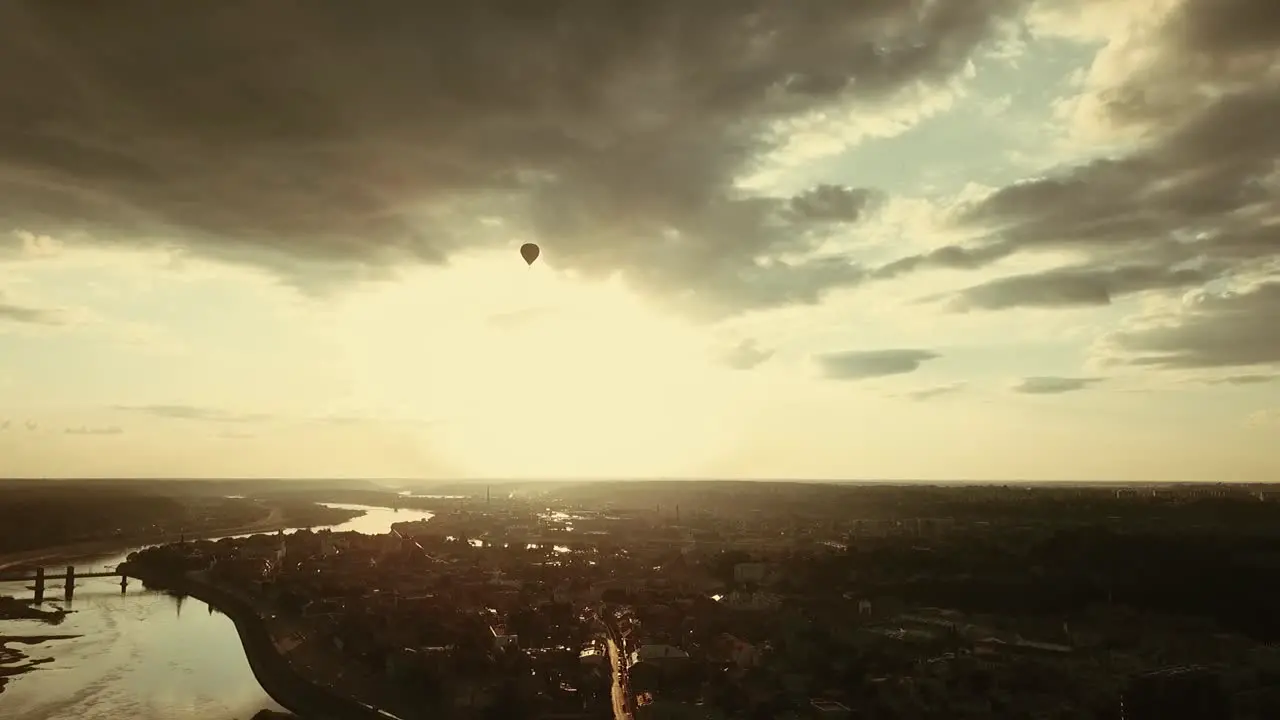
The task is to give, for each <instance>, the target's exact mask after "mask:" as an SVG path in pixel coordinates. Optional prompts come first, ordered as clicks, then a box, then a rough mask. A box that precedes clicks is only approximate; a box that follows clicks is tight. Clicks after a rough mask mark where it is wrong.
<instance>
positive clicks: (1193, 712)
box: [1120, 667, 1232, 720]
mask: <svg viewBox="0 0 1280 720" xmlns="http://www.w3.org/2000/svg"><path fill="white" fill-rule="evenodd" d="M1120 717H1121V718H1123V720H1157V719H1158V720H1210V719H1212V720H1231V718H1232V711H1231V699H1230V697H1228V695H1227V693H1226V691H1225V689H1224V688H1223V687H1222V682H1221V679H1220V678H1219V677H1218V675H1217V673H1215V672H1213V671H1211V670H1209V669H1208V668H1203V667H1173V668H1166V669H1162V670H1155V671H1152V672H1147V673H1143V674H1141V675H1137V676H1135V677H1133V678H1132V679H1130V681H1129V686H1128V688H1126V689H1125V691H1124V694H1123V696H1122V697H1121V709H1120Z"/></svg>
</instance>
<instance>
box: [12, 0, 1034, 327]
mask: <svg viewBox="0 0 1280 720" xmlns="http://www.w3.org/2000/svg"><path fill="white" fill-rule="evenodd" d="M1020 4H1021V3H1019V2H1017V0H969V1H967V2H958V3H952V2H945V3H919V2H901V1H900V0H865V1H863V2H833V1H831V0H791V1H789V2H776V1H773V0H741V1H740V2H701V3H696V2H688V0H645V1H643V2H641V1H637V0H601V1H599V2H582V1H581V0H547V1H545V2H536V3H534V2H529V1H528V0H475V1H474V2H468V3H443V2H428V1H426V0H402V1H394V2H383V3H378V4H377V6H376V7H365V6H362V5H360V4H358V3H337V2H329V3H286V4H280V3H268V4H263V3H251V2H247V1H231V2H220V3H183V4H182V5H181V6H180V7H179V6H177V5H174V4H172V3H161V2H132V3H112V4H109V5H107V4H98V5H94V4H78V3H76V4H66V3H49V2H39V1H34V0H33V1H30V2H22V1H20V0H13V1H12V2H7V3H4V4H3V5H0V73H5V74H3V75H0V158H2V160H0V213H3V214H4V216H6V218H7V219H8V221H9V222H11V223H13V225H14V226H15V227H16V228H21V229H24V230H28V231H30V232H34V233H48V234H51V235H54V236H55V237H58V238H60V239H63V238H69V237H72V233H73V232H74V231H86V232H87V233H88V234H89V236H90V237H93V238H96V239H98V240H99V241H102V242H125V241H135V242H160V241H174V242H179V243H182V244H185V245H189V246H190V247H192V248H194V249H195V250H197V251H199V252H202V253H204V254H206V255H210V256H214V257H218V258H223V259H227V260H231V261H237V262H253V263H258V264H260V265H264V266H267V267H269V268H271V269H273V270H276V271H278V272H280V273H282V274H284V275H285V276H286V277H288V278H289V279H290V280H292V281H295V282H298V283H307V284H316V283H323V282H335V281H340V280H344V279H349V278H352V277H370V276H373V277H376V276H378V275H379V273H382V272H385V271H386V269H387V268H388V267H391V266H393V265H394V264H395V263H397V262H401V261H405V260H420V261H425V262H442V261H444V260H445V259H447V258H448V257H449V256H450V255H451V254H453V253H454V252H456V251H458V250H459V249H460V248H463V247H474V246H477V245H481V246H482V245H505V244H511V243H515V242H517V241H518V240H517V239H516V238H514V237H512V232H511V231H508V230H504V231H502V232H497V231H494V230H492V229H491V228H490V229H486V227H484V226H483V223H481V221H480V220H481V218H482V217H486V216H490V217H494V216H496V217H503V218H506V219H508V220H509V221H510V222H509V224H508V225H507V227H508V228H519V229H520V231H521V232H527V233H529V234H530V235H531V236H534V237H537V238H538V239H539V241H540V242H541V243H542V245H543V250H544V259H545V261H546V262H548V263H550V264H552V265H555V266H560V267H566V268H575V269H578V270H581V271H585V272H587V273H593V272H594V273H611V272H616V271H621V272H623V273H624V274H625V275H626V276H628V279H629V280H631V281H632V282H633V283H635V284H637V285H640V286H642V287H645V288H647V289H649V290H653V291H657V292H661V293H663V294H664V295H669V296H671V297H673V298H674V299H675V301H678V302H681V303H686V304H704V303H705V304H708V305H710V306H712V307H713V308H714V309H715V310H717V311H720V312H727V311H730V310H733V309H738V308H741V307H750V306H762V305H770V304H779V303H791V302H805V301H810V300H813V299H815V298H817V297H818V296H819V295H820V294H821V292H822V291H823V290H824V289H826V288H829V287H832V286H835V285H841V284H847V283H851V282H856V281H858V280H859V279H861V278H862V277H863V274H862V272H861V271H860V270H859V269H858V268H854V267H851V266H849V265H848V264H847V263H845V264H842V265H841V264H836V263H833V262H831V261H824V262H821V263H804V262H799V263H793V264H780V263H779V264H773V265H768V264H760V263H758V262H757V261H758V260H759V259H760V258H767V257H775V256H779V255H783V254H792V253H794V252H796V251H802V250H804V249H806V248H808V247H810V246H812V245H813V244H814V243H815V242H817V240H818V239H819V233H820V232H821V226H822V225H824V224H826V223H824V222H823V221H825V220H831V219H842V220H843V219H852V218H854V217H857V216H859V215H860V214H861V212H862V209H861V208H862V206H861V205H860V204H859V203H860V202H862V201H861V200H859V198H861V197H862V196H863V194H862V191H848V195H847V196H844V195H841V196H840V197H836V196H835V195H831V196H829V197H828V196H826V195H824V196H821V197H818V198H815V197H812V196H811V195H808V194H806V195H803V196H801V197H800V198H762V197H750V196H745V195H744V194H743V193H742V192H741V191H739V190H736V189H735V185H734V180H735V179H736V178H737V177H739V176H740V175H742V174H743V173H744V172H746V171H748V170H750V169H751V168H752V167H753V163H754V162H755V161H756V160H757V158H758V157H759V156H760V153H761V152H762V151H765V150H767V149H768V148H769V147H770V143H772V142H774V141H775V140H776V136H775V134H771V133H770V132H769V129H770V127H771V123H773V122H774V121H777V120H782V119H786V118H790V117H794V116H796V115H798V114H801V113H806V112H810V111H821V110H824V109H826V108H829V107H831V106H833V105H834V104H836V103H843V102H855V103H861V104H863V105H864V106H866V107H867V108H872V109H874V108H875V107H877V105H878V104H881V103H883V102H886V101H887V100H889V99H890V98H892V97H893V96H894V95H895V93H897V92H898V91H900V90H905V89H909V88H912V87H916V86H918V85H919V84H920V83H926V84H928V83H942V82H945V81H946V80H947V79H949V78H950V77H952V76H954V75H955V74H956V73H957V72H958V71H960V70H961V69H963V68H964V66H965V63H966V62H967V61H968V59H969V58H970V56H971V55H972V53H973V51H974V50H975V48H976V47H978V46H979V45H980V44H981V43H983V42H984V41H986V40H987V39H988V37H990V36H991V35H992V34H993V32H992V31H993V29H994V28H995V27H997V25H998V24H999V23H1000V22H1001V21H1002V20H1003V18H1005V17H1007V16H1008V15H1009V14H1010V13H1011V12H1013V11H1016V10H1017V9H1018V6H1019V5H1020ZM824 192H827V191H824ZM841 192H844V191H841ZM815 200H822V201H823V202H821V203H816V204H815ZM800 209H804V210H806V211H807V212H797V210H800ZM833 216H838V217H833Z"/></svg>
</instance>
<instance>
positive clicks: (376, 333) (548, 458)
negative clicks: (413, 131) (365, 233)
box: [340, 253, 738, 477]
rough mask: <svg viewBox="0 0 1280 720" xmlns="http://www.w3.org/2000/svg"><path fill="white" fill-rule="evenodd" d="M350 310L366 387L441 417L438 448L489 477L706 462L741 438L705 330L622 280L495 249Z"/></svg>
mask: <svg viewBox="0 0 1280 720" xmlns="http://www.w3.org/2000/svg"><path fill="white" fill-rule="evenodd" d="M343 316H344V317H343V322H342V323H341V330H340V334H341V335H342V340H343V344H344V346H345V347H346V350H347V353H348V359H349V360H350V362H351V367H352V369H353V374H354V377H355V384H356V388H355V390H356V394H357V395H359V396H360V397H361V398H362V399H364V400H365V401H367V402H370V403H373V404H375V405H377V406H379V407H381V408H384V409H385V410H384V411H385V412H389V413H395V414H398V415H401V416H406V417H410V418H415V419H420V420H426V421H429V424H428V425H426V426H425V428H424V430H423V434H424V440H425V441H426V442H428V443H429V445H430V447H431V449H432V452H434V453H437V454H439V455H441V456H442V458H443V459H444V460H446V461H449V462H452V463H455V464H457V465H458V466H459V467H460V468H461V469H462V470H464V471H467V472H469V473H472V474H475V475H483V476H489V477H588V476H633V477H640V476H662V475H678V474H685V473H696V472H699V471H700V470H701V468H703V467H705V465H706V464H707V463H709V462H710V461H712V460H713V459H714V458H715V457H717V456H718V455H719V453H720V452H722V451H723V450H724V449H725V445H726V442H728V441H729V440H731V439H732V432H731V427H732V422H733V420H734V419H735V418H736V417H738V414H737V413H735V412H734V409H733V399H734V397H735V394H734V393H733V392H732V388H731V385H730V374H729V373H728V372H727V371H725V370H723V369H721V368H720V367H718V366H717V365H716V364H715V362H714V356H713V353H712V352H711V348H709V347H708V345H707V343H706V341H704V340H703V338H702V336H701V335H700V334H699V333H698V332H696V331H695V330H694V328H691V327H689V326H687V325H685V324H683V323H681V322H679V321H677V320H675V319H673V318H670V317H668V316H665V315H661V314H658V313H656V312H654V311H652V310H651V309H649V308H648V307H646V305H645V304H644V302H643V301H642V300H641V299H640V298H639V297H638V296H636V295H635V294H634V293H632V292H630V291H628V289H627V288H625V287H624V286H623V285H622V284H621V283H619V282H616V281H607V282H589V281H584V280H575V279H572V278H569V277H567V276H565V275H563V274H560V273H557V272H555V271H553V270H551V269H550V268H548V267H547V266H545V265H543V264H535V265H534V266H533V267H525V264H524V263H523V262H522V261H521V260H520V258H519V256H518V255H516V254H515V253H504V254H501V255H497V256H495V255H492V254H487V255H480V256H472V257H470V258H466V259H462V260H458V261H456V262H453V263H451V264H450V265H449V266H448V267H446V268H442V269H437V270H430V271H422V272H420V273H416V274H415V275H414V276H412V277H408V278H405V279H404V280H403V281H401V282H399V283H396V284H394V285H386V286H383V287H382V288H380V289H378V290H377V291H375V292H372V293H369V294H366V295H363V296H361V297H359V298H355V299H353V300H352V301H351V302H350V303H349V304H348V305H347V307H346V308H344V312H343Z"/></svg>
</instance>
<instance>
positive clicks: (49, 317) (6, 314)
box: [0, 293, 66, 325]
mask: <svg viewBox="0 0 1280 720" xmlns="http://www.w3.org/2000/svg"><path fill="white" fill-rule="evenodd" d="M4 320H8V321H11V322H17V323H26V324H29V325H62V324H63V323H64V322H65V321H66V318H64V317H63V315H62V313H61V312H58V311H57V310H49V309H46V308H38V307H31V306H29V305H20V304H18V303H12V302H6V301H5V299H4V294H3V293H0V321H4Z"/></svg>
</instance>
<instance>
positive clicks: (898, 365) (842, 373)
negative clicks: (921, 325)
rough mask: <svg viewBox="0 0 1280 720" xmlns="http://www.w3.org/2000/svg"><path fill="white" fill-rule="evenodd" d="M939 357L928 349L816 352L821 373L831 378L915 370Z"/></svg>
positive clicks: (891, 373) (854, 377) (862, 378)
mask: <svg viewBox="0 0 1280 720" xmlns="http://www.w3.org/2000/svg"><path fill="white" fill-rule="evenodd" d="M938 357H941V356H940V355H938V353H936V352H933V351H932V350H911V349H897V350H849V351H845V352H835V353H827V354H825V355H818V356H816V357H815V358H814V359H815V360H816V361H817V363H818V367H819V369H820V370H821V371H822V374H823V376H825V377H828V378H831V379H832V380H864V379H867V378H875V377H883V376H886V375H903V374H905V373H911V372H915V371H916V370H919V369H920V366H921V365H922V364H924V363H925V362H927V361H929V360H933V359H936V358H938Z"/></svg>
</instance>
